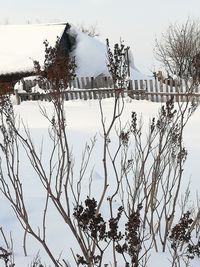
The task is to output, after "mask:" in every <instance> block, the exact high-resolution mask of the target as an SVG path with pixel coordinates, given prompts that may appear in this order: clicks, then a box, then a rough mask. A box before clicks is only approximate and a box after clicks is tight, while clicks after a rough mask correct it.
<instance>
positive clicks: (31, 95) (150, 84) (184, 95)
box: [16, 77, 200, 103]
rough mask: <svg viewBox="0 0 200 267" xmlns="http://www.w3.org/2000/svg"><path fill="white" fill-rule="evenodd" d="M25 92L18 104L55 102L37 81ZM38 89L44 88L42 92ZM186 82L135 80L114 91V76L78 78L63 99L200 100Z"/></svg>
mask: <svg viewBox="0 0 200 267" xmlns="http://www.w3.org/2000/svg"><path fill="white" fill-rule="evenodd" d="M22 85H23V89H24V91H23V92H21V91H19V92H18V91H17V90H16V97H17V102H18V103H20V102H21V101H27V100H41V101H51V99H52V94H51V93H48V92H49V85H48V83H46V84H44V83H42V82H41V81H36V80H31V81H30V80H24V81H23V82H22ZM38 88H39V89H40V90H39V92H38ZM185 88H186V85H185V84H184V82H179V83H177V82H174V81H166V82H165V83H163V82H158V81H157V80H155V79H152V80H131V81H129V89H128V90H123V89H117V90H116V89H113V83H112V80H111V78H110V77H98V78H93V77H91V78H89V77H82V78H75V80H74V81H72V82H71V83H70V87H69V88H68V89H67V90H65V91H63V93H62V94H63V97H64V99H65V100H66V101H67V100H76V99H83V100H88V99H102V98H109V97H114V96H115V95H116V94H120V95H121V96H122V97H125V96H129V97H131V98H133V99H137V100H149V101H153V102H166V101H167V100H169V99H170V98H171V97H172V96H173V97H174V99H175V101H180V102H182V101H188V100H191V99H192V98H195V97H197V98H199V97H200V88H199V87H196V88H195V90H194V92H193V93H192V94H189V93H188V92H186V89H185Z"/></svg>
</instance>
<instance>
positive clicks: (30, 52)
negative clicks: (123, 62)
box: [0, 23, 148, 79]
mask: <svg viewBox="0 0 200 267" xmlns="http://www.w3.org/2000/svg"><path fill="white" fill-rule="evenodd" d="M66 25H68V26H70V25H69V24H67V23H58V24H36V25H32V24H27V25H0V36H1V42H0V75H1V76H2V75H3V74H8V73H16V72H28V71H30V72H31V71H33V60H37V61H39V62H40V64H41V65H42V63H43V62H44V45H43V42H44V40H48V42H49V43H50V45H51V46H54V45H55V43H56V39H57V37H58V36H59V37H60V38H61V37H62V36H63V34H64V33H65V32H66V30H65V29H66ZM67 34H68V36H72V38H75V47H74V49H73V51H72V55H74V56H75V60H76V64H77V70H76V72H77V73H76V74H77V76H78V77H86V76H88V77H96V76H98V75H100V74H104V75H109V73H108V69H107V52H106V45H105V44H104V43H102V42H101V41H99V40H98V39H95V38H92V37H90V36H88V35H87V34H85V33H82V32H81V31H79V30H78V29H77V28H75V27H74V26H70V27H68V28H67ZM129 61H130V75H131V77H130V78H131V79H148V76H146V75H144V74H142V73H140V72H139V71H138V69H137V68H136V67H135V64H134V61H133V57H132V56H131V54H130V58H129Z"/></svg>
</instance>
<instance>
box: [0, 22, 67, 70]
mask: <svg viewBox="0 0 200 267" xmlns="http://www.w3.org/2000/svg"><path fill="white" fill-rule="evenodd" d="M65 27H66V24H42V25H41V24H35V25H32V24H27V25H0V36H1V42H0V74H6V73H11V72H26V71H32V70H33V60H37V61H39V62H40V63H42V62H43V61H44V48H45V47H44V45H43V42H44V41H45V40H48V42H49V43H50V45H52V46H54V45H55V42H56V39H57V36H59V37H61V36H62V34H63V32H64V30H65Z"/></svg>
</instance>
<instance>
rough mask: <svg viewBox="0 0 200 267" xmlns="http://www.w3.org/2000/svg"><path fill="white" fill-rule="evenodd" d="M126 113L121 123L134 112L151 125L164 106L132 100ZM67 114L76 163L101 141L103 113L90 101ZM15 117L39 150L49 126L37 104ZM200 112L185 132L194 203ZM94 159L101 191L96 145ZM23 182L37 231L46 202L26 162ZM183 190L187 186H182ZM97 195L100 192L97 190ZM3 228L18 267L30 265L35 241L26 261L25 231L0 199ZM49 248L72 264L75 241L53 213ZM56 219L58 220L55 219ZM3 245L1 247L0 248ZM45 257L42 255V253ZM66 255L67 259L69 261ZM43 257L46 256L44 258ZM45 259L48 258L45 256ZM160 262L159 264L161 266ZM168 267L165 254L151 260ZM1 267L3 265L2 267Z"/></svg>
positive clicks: (107, 105) (71, 105) (19, 109)
mask: <svg viewBox="0 0 200 267" xmlns="http://www.w3.org/2000/svg"><path fill="white" fill-rule="evenodd" d="M125 102H126V103H125V110H124V113H123V117H122V121H123V122H125V121H127V120H129V118H130V116H131V112H132V111H136V112H137V113H138V114H141V115H142V117H143V120H144V122H146V123H148V120H149V118H150V117H152V116H154V115H156V114H157V112H158V108H159V107H160V105H161V104H158V103H151V102H147V101H136V100H135V101H133V100H130V99H126V100H125ZM39 104H40V105H42V106H45V108H46V109H47V111H48V112H49V113H50V112H52V103H47V102H46V103H45V102H40V103H39ZM112 104H113V99H107V100H104V101H103V106H104V112H105V114H106V118H107V119H108V120H109V116H110V114H111V111H112ZM65 108H66V114H67V125H68V126H67V127H68V135H69V140H70V144H71V146H72V147H73V151H74V154H75V156H76V157H77V159H76V160H77V162H78V161H79V160H80V157H81V155H80V154H81V153H80V151H82V149H83V148H84V145H85V142H86V141H88V140H89V139H90V138H91V137H93V136H94V135H95V134H97V139H98V140H101V136H100V133H101V123H100V112H99V103H98V101H97V100H91V101H68V102H66V104H65ZM14 109H15V112H16V114H18V115H19V116H20V117H21V119H22V120H23V122H24V123H25V124H27V125H28V126H29V128H30V130H31V134H32V136H33V139H34V142H35V144H36V146H38V147H39V144H40V142H41V141H42V138H44V140H45V136H46V135H47V128H48V122H47V121H46V119H45V118H44V117H42V115H41V114H40V110H39V107H38V103H37V102H23V103H22V104H21V105H19V106H14ZM199 118H200V108H198V109H197V110H196V112H195V114H194V115H193V116H192V117H191V118H190V121H189V123H188V125H187V127H186V129H185V135H184V137H185V145H186V147H187V149H188V160H187V162H186V165H185V174H184V179H183V185H185V186H186V185H187V184H188V181H189V179H191V196H193V197H194V198H193V201H195V198H196V191H198V181H199V160H198V158H199V152H200V134H199V132H200V121H199ZM94 151H95V153H96V154H95V155H94V159H96V160H97V164H96V169H95V172H94V174H95V175H94V183H95V187H96V188H98V184H99V181H100V180H101V173H100V171H101V169H100V167H99V164H100V163H98V162H99V161H100V160H101V158H102V155H101V152H102V151H101V147H100V144H99V143H98V142H97V147H96V148H95V150H94ZM46 152H48V145H47V146H46V150H45V153H46ZM22 174H23V181H24V188H25V190H26V191H25V195H26V197H27V201H28V207H29V209H30V214H31V219H32V220H33V222H34V225H35V227H37V225H38V224H39V223H40V221H39V219H38V218H39V214H40V213H41V212H42V209H41V203H42V200H43V193H44V192H43V190H42V189H40V186H39V183H38V181H37V180H36V178H35V177H34V175H33V173H32V171H31V169H30V166H29V164H28V162H23V169H22ZM183 187H184V186H183ZM96 190H97V191H98V189H96ZM0 198H1V199H0V210H1V215H0V226H2V227H3V229H4V230H5V232H6V233H8V232H9V231H11V232H12V236H13V241H14V250H15V252H16V254H15V258H16V267H18V266H22V264H23V266H26V263H27V262H30V259H31V256H32V255H35V254H36V253H37V252H38V246H37V243H36V242H35V241H34V240H33V239H32V238H30V237H29V238H28V243H27V249H28V253H29V256H30V257H28V258H27V259H25V258H24V257H23V253H22V252H23V249H22V240H23V236H22V231H21V227H20V225H19V223H18V222H17V220H16V219H15V214H14V212H13V211H12V208H11V207H10V205H9V204H8V203H7V201H6V200H5V199H4V198H3V197H2V196H1V197H0ZM49 218H50V220H49V224H48V227H49V230H48V233H49V239H48V242H49V244H52V245H53V247H54V249H55V252H56V253H57V255H58V256H59V254H60V253H61V252H62V256H63V257H64V258H68V257H69V259H70V261H71V263H73V260H72V258H71V256H68V255H69V254H70V253H69V248H70V247H73V246H74V241H73V240H72V239H71V238H70V237H69V235H68V233H67V231H66V229H65V227H63V226H62V223H61V221H60V220H59V219H57V217H54V211H53V210H52V211H50V214H49ZM55 218H56V219H55ZM0 245H1V244H0ZM41 254H42V252H41ZM66 255H67V257H66ZM42 256H43V254H42ZM44 258H45V256H44ZM158 262H159V263H158ZM160 264H162V266H163V267H167V266H169V265H168V258H167V256H166V255H163V254H162V253H159V254H155V255H154V256H153V257H152V261H151V265H149V267H151V266H160ZM199 265H200V261H193V262H192V265H191V266H193V267H197V266H199ZM0 266H1V265H0Z"/></svg>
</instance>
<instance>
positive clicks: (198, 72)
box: [155, 18, 200, 84]
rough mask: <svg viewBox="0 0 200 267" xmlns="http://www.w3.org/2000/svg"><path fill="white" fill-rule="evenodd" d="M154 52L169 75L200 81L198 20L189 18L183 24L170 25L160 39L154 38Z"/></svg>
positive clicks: (197, 82) (193, 81) (196, 82)
mask: <svg viewBox="0 0 200 267" xmlns="http://www.w3.org/2000/svg"><path fill="white" fill-rule="evenodd" d="M155 52H156V56H157V59H158V60H159V61H160V62H161V63H162V64H163V65H164V67H165V69H166V71H167V72H168V73H169V75H170V76H173V75H174V74H176V75H177V76H178V77H180V78H181V79H184V81H186V82H188V81H190V82H192V84H199V83H200V68H199V67H200V25H199V21H197V20H192V19H190V18H189V19H188V20H187V21H186V23H184V24H181V25H178V24H174V25H170V27H169V28H168V30H167V31H166V33H164V34H163V35H162V38H161V40H160V41H158V40H156V49H155Z"/></svg>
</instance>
